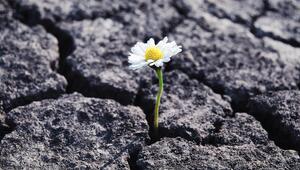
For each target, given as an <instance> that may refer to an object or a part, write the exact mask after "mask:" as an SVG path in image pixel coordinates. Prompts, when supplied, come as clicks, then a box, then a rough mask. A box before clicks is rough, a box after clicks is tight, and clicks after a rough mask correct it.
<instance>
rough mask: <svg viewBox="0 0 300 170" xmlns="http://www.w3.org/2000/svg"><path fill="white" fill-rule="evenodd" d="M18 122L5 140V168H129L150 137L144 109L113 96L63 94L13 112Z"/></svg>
mask: <svg viewBox="0 0 300 170" xmlns="http://www.w3.org/2000/svg"><path fill="white" fill-rule="evenodd" d="M8 119H11V120H13V121H14V123H15V124H16V127H15V129H14V131H13V132H12V133H10V134H7V135H6V136H5V137H4V138H3V140H2V141H1V144H0V155H1V156H0V168H3V169H11V168H12V169H20V168H25V169H40V168H42V169H43V168H46V169H66V168H71V169H77V168H78V169H129V165H128V159H129V154H130V153H132V152H136V151H137V149H140V148H141V146H142V145H144V144H145V141H146V140H147V139H148V125H147V121H146V119H145V115H144V113H143V112H142V110H141V109H139V108H137V107H134V106H121V105H120V104H118V103H116V102H115V101H113V100H109V99H96V98H86V97H83V96H82V95H80V94H76V93H74V94H70V95H64V96H62V97H60V98H59V99H56V100H54V99H47V100H43V101H38V102H33V103H32V104H30V105H27V106H22V107H18V108H16V109H14V110H12V111H10V112H9V113H8Z"/></svg>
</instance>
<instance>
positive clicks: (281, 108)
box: [249, 90, 300, 151]
mask: <svg viewBox="0 0 300 170" xmlns="http://www.w3.org/2000/svg"><path fill="white" fill-rule="evenodd" d="M299 99H300V92H299V91H292V90H291V91H279V92H272V93H268V94H265V95H260V96H257V97H254V98H252V99H251V100H250V102H249V110H250V111H249V113H250V114H252V115H254V116H255V117H256V118H257V119H258V120H259V121H261V122H262V124H263V125H264V126H265V127H266V128H267V129H268V130H269V131H270V133H271V134H272V135H274V136H275V138H277V142H279V143H280V144H281V145H283V146H285V147H287V148H293V149H296V150H298V151H299V150H300V145H299V143H300V114H299V109H300V103H299Z"/></svg>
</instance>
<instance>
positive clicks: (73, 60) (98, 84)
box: [61, 18, 152, 104]
mask: <svg viewBox="0 0 300 170" xmlns="http://www.w3.org/2000/svg"><path fill="white" fill-rule="evenodd" d="M61 28H64V29H65V30H67V31H68V32H69V33H70V35H71V36H73V37H74V39H75V44H76V50H75V51H74V53H73V54H72V55H70V56H69V57H67V59H66V65H67V67H68V71H67V72H68V73H69V74H68V75H67V76H68V79H69V81H70V82H71V83H70V84H71V88H72V89H74V90H78V91H80V92H82V93H84V94H86V95H89V96H97V97H106V98H113V99H116V100H118V101H119V102H121V103H124V104H130V103H133V101H134V99H135V96H136V94H137V93H138V89H139V81H140V78H141V77H143V76H142V75H151V73H152V71H151V70H150V69H148V70H142V71H132V70H130V69H129V68H128V62H127V55H128V52H129V50H130V46H132V45H133V44H134V43H136V41H138V38H136V37H132V36H131V34H129V33H128V29H127V27H124V26H123V25H122V24H121V23H118V22H115V21H113V20H110V19H102V18H99V19H96V20H94V21H78V22H73V23H72V24H69V23H65V24H61ZM99 28H101V29H99Z"/></svg>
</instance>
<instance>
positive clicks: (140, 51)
mask: <svg viewBox="0 0 300 170" xmlns="http://www.w3.org/2000/svg"><path fill="white" fill-rule="evenodd" d="M146 49H147V44H145V43H141V42H138V43H136V44H135V45H134V46H133V47H132V48H131V52H132V53H133V54H135V55H140V56H144V55H145V51H146Z"/></svg>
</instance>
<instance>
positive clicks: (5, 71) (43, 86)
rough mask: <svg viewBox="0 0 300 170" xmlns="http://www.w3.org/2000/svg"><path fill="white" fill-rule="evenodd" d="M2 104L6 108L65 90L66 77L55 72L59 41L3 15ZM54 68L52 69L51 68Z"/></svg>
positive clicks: (0, 39)
mask: <svg viewBox="0 0 300 170" xmlns="http://www.w3.org/2000/svg"><path fill="white" fill-rule="evenodd" d="M0 23H1V24H0V78H1V81H0V103H2V105H3V108H4V110H9V109H11V108H14V107H16V106H19V105H23V104H26V103H29V102H31V101H33V100H39V99H42V98H46V97H56V96H58V95H59V94H60V93H63V92H64V91H65V86H66V80H65V78H64V77H62V76H60V75H58V74H57V73H55V72H54V71H53V69H56V67H57V62H58V58H59V55H58V46H57V40H56V39H55V38H54V37H53V36H51V35H50V34H47V33H46V31H45V30H44V29H43V28H42V27H34V28H29V27H27V26H25V25H23V24H21V23H20V22H18V21H15V20H13V19H11V18H10V15H9V14H7V13H5V14H3V15H2V14H0ZM51 67H52V68H51Z"/></svg>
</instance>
